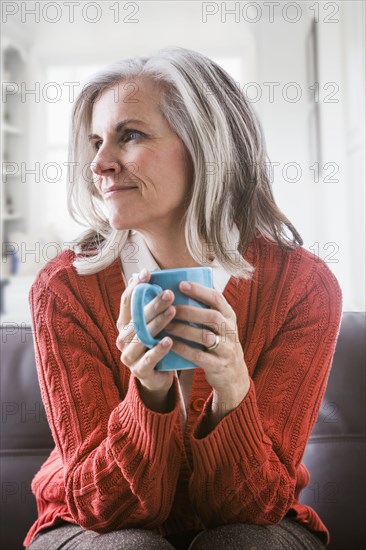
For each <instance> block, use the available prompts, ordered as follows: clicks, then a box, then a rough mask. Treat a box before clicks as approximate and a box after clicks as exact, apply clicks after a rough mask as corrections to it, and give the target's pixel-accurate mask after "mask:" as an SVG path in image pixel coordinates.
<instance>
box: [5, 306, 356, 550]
mask: <svg viewBox="0 0 366 550" xmlns="http://www.w3.org/2000/svg"><path fill="white" fill-rule="evenodd" d="M365 318H366V317H365V314H364V313H344V314H343V319H342V325H341V331H340V335H339V340H338V344H337V349H336V353H335V357H334V361H333V368H332V371H331V375H330V378H329V383H328V387H327V391H326V395H325V398H324V401H323V404H322V407H321V410H320V414H319V418H318V421H317V423H316V425H315V427H314V430H313V433H312V435H311V438H310V440H309V443H308V445H307V448H306V453H305V457H304V461H305V463H306V465H307V466H308V469H309V471H310V475H311V480H310V484H309V486H308V487H306V489H305V490H304V491H303V493H302V500H303V501H304V502H306V503H307V504H309V505H311V506H312V507H313V508H315V509H316V510H317V511H318V513H319V514H320V517H321V518H322V519H323V521H324V523H325V524H326V525H327V526H328V528H329V529H330V532H331V538H332V540H331V543H330V546H329V550H346V549H348V548H352V549H353V550H358V549H360V550H361V549H363V548H365V543H366V541H365V512H366V509H365V458H366V457H365V399H364V398H365ZM1 402H2V405H1V407H2V410H1V412H2V418H1V470H0V472H1V514H0V518H1V519H0V521H1V523H0V528H1V532H0V548H2V549H4V550H21V549H22V548H23V546H22V541H23V539H24V536H25V534H26V532H27V530H28V528H29V527H30V525H31V524H32V523H33V521H34V519H35V517H36V513H37V510H36V504H35V500H34V497H33V495H32V493H31V490H30V483H31V480H32V477H33V475H34V474H35V472H36V471H37V470H38V469H39V467H40V465H41V463H42V462H43V461H44V460H45V459H46V458H47V456H48V455H49V453H50V450H51V449H52V448H53V440H52V436H51V434H50V430H49V428H48V424H47V419H46V416H45V412H44V408H43V405H42V400H41V396H40V392H39V386H38V380H37V373H36V368H35V360H34V350H33V337H32V330H31V328H29V327H28V328H27V327H25V326H23V327H17V326H16V325H9V326H2V327H1Z"/></svg>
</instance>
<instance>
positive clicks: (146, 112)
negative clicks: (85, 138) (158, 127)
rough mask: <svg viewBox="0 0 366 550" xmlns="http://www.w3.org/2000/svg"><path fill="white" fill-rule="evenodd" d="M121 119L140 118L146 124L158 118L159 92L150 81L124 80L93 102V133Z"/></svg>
mask: <svg viewBox="0 0 366 550" xmlns="http://www.w3.org/2000/svg"><path fill="white" fill-rule="evenodd" d="M122 118H141V119H142V120H145V121H146V122H149V120H152V119H154V118H160V110H159V91H158V88H157V85H156V84H155V83H154V82H152V81H151V80H137V79H131V80H125V81H122V82H118V83H117V84H115V85H113V86H112V87H111V88H108V89H107V90H105V91H104V92H102V94H101V95H100V97H99V98H98V99H97V100H96V101H95V103H94V105H93V111H92V128H93V130H94V131H97V130H98V127H99V126H101V125H103V126H104V125H105V124H108V125H109V124H116V123H118V122H119V121H120V120H121V119H122Z"/></svg>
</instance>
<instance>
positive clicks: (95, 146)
mask: <svg viewBox="0 0 366 550" xmlns="http://www.w3.org/2000/svg"><path fill="white" fill-rule="evenodd" d="M102 143H103V142H102V140H99V141H95V142H94V143H93V147H94V149H95V150H96V151H99V149H100V148H101V146H102Z"/></svg>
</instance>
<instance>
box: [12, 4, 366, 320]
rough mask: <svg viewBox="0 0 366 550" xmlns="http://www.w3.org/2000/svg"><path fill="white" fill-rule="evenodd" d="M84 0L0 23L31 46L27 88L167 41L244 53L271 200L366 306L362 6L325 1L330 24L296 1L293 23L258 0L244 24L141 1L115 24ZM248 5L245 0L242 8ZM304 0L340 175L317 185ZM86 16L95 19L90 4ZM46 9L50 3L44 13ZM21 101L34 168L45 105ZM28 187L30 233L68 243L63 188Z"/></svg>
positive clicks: (228, 54)
mask: <svg viewBox="0 0 366 550" xmlns="http://www.w3.org/2000/svg"><path fill="white" fill-rule="evenodd" d="M20 4H27V3H20ZM28 4H29V3H28ZM59 4H60V6H62V5H63V4H64V3H62V2H61V3H59ZM85 4H87V2H80V4H79V7H78V8H77V9H76V10H75V19H74V22H72V23H70V22H68V17H67V15H68V13H67V11H66V10H65V9H63V10H62V13H61V18H60V21H58V22H56V23H50V22H47V21H46V20H45V18H44V17H42V14H41V17H40V21H39V22H37V23H36V22H34V16H33V17H32V16H26V15H24V14H23V22H22V14H21V13H18V14H16V15H15V16H14V17H12V18H11V17H9V21H10V24H5V25H3V30H4V32H7V29H9V30H10V31H11V27H12V25H14V24H15V25H16V24H17V25H18V28H19V29H20V31H21V34H22V39H24V40H25V41H26V42H27V44H28V52H29V73H28V74H29V82H28V83H27V84H28V86H29V87H31V86H32V83H33V84H34V83H35V82H40V86H41V89H42V87H43V85H44V84H46V82H47V76H46V74H47V68H48V67H54V66H60V65H64V66H74V67H75V69H76V74H77V67H78V66H80V65H86V64H91V65H96V66H97V65H103V64H106V63H110V62H113V61H115V60H118V59H120V58H124V57H129V56H133V55H149V54H151V53H154V52H155V51H156V50H158V49H159V48H161V47H164V46H172V45H173V46H183V47H188V48H191V49H196V50H199V51H201V52H202V53H204V54H206V55H208V56H210V57H212V58H215V59H217V60H218V61H221V62H222V63H223V65H225V62H226V60H228V59H231V60H232V59H235V58H236V59H238V58H239V60H241V68H240V76H238V80H240V84H241V85H242V86H243V88H244V87H245V85H247V84H248V83H250V82H254V83H255V86H256V88H255V86H254V87H252V88H247V92H248V95H249V96H250V97H253V93H254V92H255V89H257V90H258V89H259V90H260V91H261V94H262V96H261V99H260V100H259V101H256V102H253V103H252V105H253V107H254V109H255V110H256V112H257V113H258V114H259V117H260V120H261V122H262V126H263V130H264V135H265V138H266V142H267V147H268V153H269V157H270V160H271V161H272V162H273V163H279V166H274V182H273V189H274V193H275V197H276V200H277V202H278V204H279V206H280V208H281V209H282V210H283V211H284V212H285V214H286V215H287V216H288V217H289V218H290V220H291V221H292V222H293V223H294V225H295V227H296V228H297V229H298V230H299V232H300V233H301V234H302V236H303V238H304V244H305V246H306V247H307V248H308V249H311V250H312V251H313V252H314V253H317V254H319V255H320V256H321V257H322V258H323V259H325V260H326V261H327V262H328V265H329V267H330V268H331V269H332V270H333V271H334V273H335V274H336V276H337V277H338V279H339V281H340V283H341V286H342V289H343V295H344V309H345V310H363V309H364V308H365V303H364V280H365V276H364V260H363V257H364V251H365V248H364V221H363V220H364V217H363V216H364V210H363V202H362V200H363V197H364V190H363V182H364V153H363V148H364V134H363V132H364V122H363V116H364V111H363V112H362V110H360V104H362V103H363V100H364V78H361V76H360V75H364V63H365V60H364V53H363V54H362V53H361V49H362V43H363V40H364V22H363V21H364V11H365V5H364V3H363V2H357V1H356V2H347V3H345V2H340V3H332V4H337V5H339V7H340V10H339V13H338V14H337V15H336V17H333V19H336V18H338V22H337V23H335V24H334V23H330V22H329V21H328V22H325V19H326V18H325V15H326V14H325V12H324V10H325V7H324V6H325V4H324V3H315V4H314V3H311V4H309V2H297V3H296V4H297V5H299V6H301V10H302V13H301V18H300V19H299V20H298V21H296V22H293V23H291V22H289V21H288V20H286V17H284V16H283V11H282V10H283V6H284V4H283V3H282V4H281V5H280V7H279V8H276V11H275V17H274V19H273V21H270V20H269V17H268V7H267V8H265V3H263V2H257V3H255V4H257V5H260V6H261V10H262V11H261V17H259V19H258V21H257V22H256V23H253V22H252V23H250V22H249V21H248V18H249V19H250V17H251V18H252V20H254V16H253V13H250V12H246V15H247V16H248V18H247V20H246V19H245V17H243V12H242V11H241V12H239V13H236V14H229V13H226V14H225V12H223V11H222V9H223V8H222V6H223V3H219V2H212V3H211V4H210V6H209V9H212V10H213V11H214V12H215V13H213V14H212V15H207V17H206V22H204V21H203V14H202V9H203V3H201V2H180V1H177V2H154V1H153V2H136V3H135V4H136V5H138V7H139V10H138V13H135V14H134V15H132V19H137V20H138V22H136V23H129V22H127V21H126V18H128V14H129V13H131V9H130V8H128V9H126V10H124V11H123V9H122V10H121V12H120V16H119V22H118V23H115V22H114V20H113V17H114V12H113V11H112V10H111V9H110V8H111V7H112V6H115V5H116V4H117V3H115V2H109V1H105V2H101V3H100V6H101V10H102V12H101V18H100V21H98V22H97V23H90V22H88V21H86V20H85V17H84V19H83V18H82V17H81V10H82V8H83V6H84V5H85ZM119 4H120V5H122V4H123V5H125V4H127V3H119ZM132 4H133V3H132ZM236 4H239V3H235V2H229V3H226V4H225V5H226V7H227V9H229V8H233V7H235V6H236ZM244 4H246V3H240V9H242V7H243V6H244ZM267 4H268V3H267ZM40 5H43V4H42V3H40ZM310 5H317V6H319V9H320V21H319V24H318V30H319V64H320V112H321V123H322V133H321V145H322V154H323V157H322V164H323V165H324V164H325V163H326V162H335V163H337V165H338V166H339V171H338V173H337V174H336V175H335V178H336V179H338V180H339V181H337V182H336V183H327V182H326V181H324V176H326V175H327V174H328V175H329V174H330V173H331V172H330V171H328V172H327V173H325V174H323V176H321V177H320V181H318V182H317V181H315V179H314V172H313V171H312V170H311V168H310V166H311V164H312V162H311V159H310V156H309V143H308V116H309V100H308V98H307V92H308V85H309V83H308V80H307V72H306V60H307V57H306V38H307V34H308V32H309V27H310V19H311V16H312V15H313V11H311V9H310V8H309V6H310ZM321 10H323V12H322V11H321ZM88 13H89V17H93V12H92V11H90V12H88ZM53 16H54V14H52V12H51V11H50V12H49V13H48V17H49V18H50V17H51V18H52V17H53ZM287 16H288V17H290V18H291V17H293V13H291V11H289V12H287ZM232 66H233V67H234V66H235V63H234V65H232ZM233 70H234V69H233ZM235 70H237V69H235ZM237 74H238V73H237ZM235 76H236V75H235ZM291 82H292V83H296V86H297V87H298V88H300V89H301V91H302V97H301V99H300V100H299V101H296V102H291V101H289V97H290V98H291V97H293V94H294V92H295V88H294V87H292V88H291V87H287V92H288V94H289V97H287V99H286V97H285V98H284V97H283V94H284V93H285V91H286V86H287V85H288V84H289V83H291ZM329 82H335V83H337V85H338V86H339V92H338V93H337V94H336V97H337V99H338V102H337V103H325V102H324V97H325V91H324V90H323V86H324V85H326V84H327V83H329ZM265 83H267V85H266V84H265ZM268 83H278V85H275V86H274V89H273V90H274V98H273V101H271V100H270V96H269V85H268ZM61 84H62V83H61ZM66 90H67V89H65V90H64V91H65V93H66ZM328 91H329V90H328ZM27 105H28V106H29V128H31V132H30V133H29V155H28V162H29V164H30V165H31V164H32V163H34V162H36V161H39V162H41V164H42V163H43V164H44V163H45V162H47V160H48V159H47V155H46V144H45V139H46V132H47V120H46V118H45V112H46V107H47V105H48V103H47V102H46V101H45V100H44V98H42V97H41V98H40V101H36V102H35V101H33V102H32V100H31V99H29V100H27ZM352 105H353V107H352ZM355 105H357V107H355ZM70 107H71V105H70ZM288 163H295V165H296V166H297V167H300V169H301V172H302V175H301V178H300V180H299V181H296V182H294V181H290V180H291V179H293V178H294V176H295V175H296V174H295V171H294V168H292V169H291V168H290V167H289V164H288ZM286 166H287V167H288V171H287V172H286ZM60 185H61V184H60ZM28 189H29V191H30V202H29V213H28V214H29V215H28V222H29V223H28V228H29V230H30V231H33V232H37V231H41V230H42V226H43V225H44V224H45V222H46V223H48V222H50V223H51V222H54V225H55V226H56V228H57V231H63V235H62V238H63V239H65V240H69V239H70V238H71V236H72V235H74V234H76V233H75V232H76V229H77V228H76V227H75V226H73V225H71V224H70V222H69V221H68V218H67V214H66V213H65V212H66V210H65V205H64V204H61V202H62V196H63V194H64V191H60V188H57V189H56V190H55V187H52V185H50V184H49V183H47V182H45V181H40V182H39V183H37V182H34V181H33V182H32V181H31V180H30V182H29V185H28ZM60 212H63V214H62V215H60ZM80 229H81V228H80ZM332 243H335V244H334V245H333V244H332ZM329 245H330V248H327V246H328V247H329ZM334 246H335V248H332V247H334ZM332 252H334V253H333V254H331V253H332Z"/></svg>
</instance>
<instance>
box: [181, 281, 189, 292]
mask: <svg viewBox="0 0 366 550" xmlns="http://www.w3.org/2000/svg"><path fill="white" fill-rule="evenodd" d="M180 288H181V289H182V290H191V288H192V285H191V284H190V283H187V281H183V282H182V283H181V284H180Z"/></svg>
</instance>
